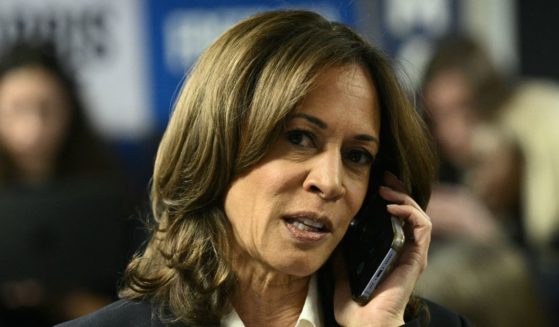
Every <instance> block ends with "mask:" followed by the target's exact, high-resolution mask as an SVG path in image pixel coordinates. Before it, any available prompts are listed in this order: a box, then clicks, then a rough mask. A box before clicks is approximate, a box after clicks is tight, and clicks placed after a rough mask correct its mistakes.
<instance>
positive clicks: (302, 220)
mask: <svg viewBox="0 0 559 327" xmlns="http://www.w3.org/2000/svg"><path fill="white" fill-rule="evenodd" d="M283 221H284V222H285V226H286V227H287V230H288V231H289V232H290V234H291V235H292V236H293V237H294V238H295V239H297V240H299V241H301V242H316V241H320V240H322V239H323V238H325V237H326V236H327V235H328V234H329V233H330V232H331V230H332V227H331V223H330V221H329V219H327V218H325V217H320V216H318V215H315V214H313V213H298V214H292V215H287V216H284V217H283Z"/></svg>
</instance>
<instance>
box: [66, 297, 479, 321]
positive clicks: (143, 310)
mask: <svg viewBox="0 0 559 327" xmlns="http://www.w3.org/2000/svg"><path fill="white" fill-rule="evenodd" d="M424 301H425V303H426V304H427V306H428V308H429V312H430V316H431V322H430V324H429V326H433V327H439V326H440V327H453V326H469V324H468V322H467V321H466V320H465V319H464V318H463V317H461V316H459V315H457V314H455V313H453V312H451V311H449V310H447V309H445V308H443V307H441V306H439V305H437V304H435V303H433V302H430V301H426V300H424ZM181 326H182V327H184V326H183V325H179V324H173V325H169V324H164V323H162V322H161V321H160V320H159V319H158V317H157V316H156V315H155V314H154V313H153V311H152V307H151V304H149V303H148V302H131V301H127V300H120V301H117V302H114V303H112V304H110V305H108V306H106V307H104V308H102V309H101V310H99V311H96V312H94V313H92V314H90V315H87V316H84V317H81V318H78V319H76V320H72V321H68V322H66V323H63V324H61V325H57V327H181ZM327 326H328V327H329V326H330V325H327ZM404 326H406V327H416V326H420V323H419V320H418V319H415V320H412V321H409V322H406V324H405V325H404Z"/></svg>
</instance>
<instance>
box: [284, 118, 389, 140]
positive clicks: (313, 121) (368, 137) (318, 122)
mask: <svg viewBox="0 0 559 327" xmlns="http://www.w3.org/2000/svg"><path fill="white" fill-rule="evenodd" d="M293 118H303V119H305V120H307V121H308V122H310V123H311V124H313V125H316V126H318V127H319V128H320V129H327V128H328V124H326V123H325V122H323V121H322V120H320V118H318V117H315V116H311V115H307V114H304V113H301V112H299V113H296V114H294V115H293V116H292V117H291V119H293ZM354 139H356V140H359V141H367V142H375V143H377V144H378V143H379V139H378V137H376V136H373V135H369V134H359V135H356V136H355V137H354Z"/></svg>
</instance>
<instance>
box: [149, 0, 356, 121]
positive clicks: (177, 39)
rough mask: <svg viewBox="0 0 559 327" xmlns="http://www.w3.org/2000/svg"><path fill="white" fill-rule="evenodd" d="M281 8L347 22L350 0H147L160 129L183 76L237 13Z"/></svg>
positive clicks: (351, 8) (350, 15)
mask: <svg viewBox="0 0 559 327" xmlns="http://www.w3.org/2000/svg"><path fill="white" fill-rule="evenodd" d="M279 8H286V9H287V8H289V9H308V10H313V11H316V12H319V13H321V14H322V15H324V16H325V17H327V18H328V19H331V20H335V21H340V22H343V23H345V24H348V25H352V24H353V22H354V11H355V8H354V4H353V1H337V0H323V1H308V0H307V1H295V0H294V1H278V0H275V1H272V0H270V1H256V0H237V1H227V0H212V1H208V0H188V1H186V0H166V1H156V0H152V1H148V3H147V6H146V10H147V17H146V19H147V21H148V24H149V44H148V45H147V48H149V49H150V54H149V55H150V56H149V57H150V70H151V73H150V75H151V78H150V81H151V83H152V85H151V90H152V97H153V108H154V112H155V118H156V120H157V121H156V123H155V126H156V128H157V129H158V130H163V129H164V128H165V126H166V125H167V122H168V120H169V116H170V113H171V110H172V107H173V103H174V101H175V99H176V96H177V94H178V91H179V88H180V85H181V82H182V80H183V79H184V78H185V75H186V73H187V71H188V69H189V67H190V66H192V64H193V63H194V62H195V61H196V59H197V58H198V56H199V55H200V54H201V53H202V51H203V50H204V49H205V48H206V47H208V46H209V45H210V43H211V42H213V41H214V40H215V39H216V38H217V37H218V36H219V35H220V34H221V33H223V32H224V31H225V30H227V29H228V28H229V27H231V26H232V25H234V24H235V23H237V22H238V21H240V20H241V19H243V18H245V17H247V16H250V15H252V14H255V13H257V12H260V11H265V10H273V9H279Z"/></svg>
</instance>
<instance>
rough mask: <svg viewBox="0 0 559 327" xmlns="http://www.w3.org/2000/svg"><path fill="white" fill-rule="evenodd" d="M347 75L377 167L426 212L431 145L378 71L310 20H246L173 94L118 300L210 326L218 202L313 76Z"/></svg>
mask: <svg viewBox="0 0 559 327" xmlns="http://www.w3.org/2000/svg"><path fill="white" fill-rule="evenodd" d="M348 64H358V65H360V66H361V67H363V68H364V69H365V70H367V71H368V72H369V73H370V75H371V76H372V78H373V80H374V84H375V86H376V88H377V92H378V94H379V98H380V106H381V135H380V138H381V149H380V151H379V157H381V158H382V160H384V161H385V162H387V163H388V164H389V166H390V167H391V170H393V171H394V172H395V173H396V174H397V175H398V176H400V178H401V179H402V181H403V182H404V184H405V185H406V187H407V189H408V191H409V192H410V194H411V195H412V196H413V197H414V198H415V199H416V200H417V201H418V202H419V203H420V205H422V206H423V207H425V206H426V204H427V201H428V199H429V196H430V191H431V182H432V180H433V175H434V157H433V150H432V145H431V141H430V138H429V137H428V134H427V131H426V128H425V126H424V124H423V122H422V120H421V118H420V116H419V115H418V113H417V112H416V111H415V110H414V108H413V106H412V105H411V103H410V101H409V99H408V97H407V95H406V94H405V92H404V90H403V89H402V87H401V86H400V84H399V83H398V81H397V79H396V75H395V73H394V71H393V69H392V67H391V63H390V62H389V60H388V59H387V58H386V57H385V56H384V55H383V54H382V53H381V52H380V51H379V50H378V49H375V48H373V47H371V46H370V45H369V44H368V43H367V42H366V41H365V40H364V39H362V38H361V37H360V36H358V35H357V34H356V33H354V32H353V31H352V30H351V29H350V28H348V27H346V26H343V25H341V24H339V23H336V22H329V21H327V20H325V19H324V18H323V17H321V16H320V15H318V14H316V13H312V12H308V11H272V12H266V13H262V14H258V15H255V16H253V17H250V18H248V19H246V20H244V21H242V22H240V23H238V24H237V25H235V26H234V27H232V28H231V29H229V30H228V31H227V32H225V33H224V34H223V35H222V36H221V37H219V38H218V39H217V41H215V43H213V44H212V45H211V46H210V47H209V48H208V49H207V50H206V51H205V52H204V54H203V55H202V56H201V57H200V58H199V60H198V62H197V63H196V65H195V66H194V68H193V70H192V71H191V73H190V76H189V77H188V79H187V81H186V83H185V84H184V85H183V87H182V89H181V92H180V94H179V97H178V99H177V102H176V104H175V108H174V112H173V115H172V118H171V120H170V122H169V126H168V128H167V130H166V132H165V134H164V136H163V139H162V141H161V144H160V147H159V150H158V153H157V158H156V162H155V170H154V174H153V179H152V188H151V200H152V211H153V215H154V217H155V224H154V228H153V233H152V236H151V239H150V240H149V243H148V244H147V248H146V249H145V251H144V252H143V253H141V254H139V255H137V256H135V258H134V259H133V260H132V261H131V262H130V264H129V265H128V268H127V270H126V273H125V280H124V288H123V290H122V291H121V296H122V297H124V298H127V299H144V300H150V301H152V303H155V304H156V306H157V307H158V308H159V314H160V315H162V316H163V317H173V318H172V320H175V321H181V322H184V323H187V324H189V325H216V324H219V321H220V319H221V317H222V316H223V315H224V314H226V313H227V312H228V311H229V310H231V303H230V299H231V298H232V295H233V294H234V292H235V273H234V271H233V270H232V267H231V261H230V258H231V252H230V248H231V246H230V241H231V236H232V233H231V227H230V225H229V222H228V220H227V217H226V216H225V213H224V210H223V199H224V195H225V192H226V190H227V189H228V187H229V185H230V183H231V182H232V180H233V179H234V178H235V176H237V175H239V174H241V173H242V172H244V171H246V170H248V169H250V168H251V167H252V166H253V165H255V164H256V163H257V162H258V161H259V160H260V159H261V158H262V157H263V156H264V155H265V153H266V151H267V150H268V148H269V146H270V144H271V143H272V142H273V141H274V140H275V139H276V137H277V136H278V135H279V133H280V132H281V131H282V129H283V126H284V123H285V121H286V118H287V117H288V116H289V115H290V114H291V113H292V112H293V111H294V110H295V108H296V106H297V104H299V103H300V102H301V100H302V99H303V98H304V97H305V96H306V95H307V94H309V92H310V91H311V89H312V87H313V82H314V80H315V79H316V77H317V75H318V74H319V73H320V72H321V71H323V70H325V69H327V68H329V67H337V66H343V65H348Z"/></svg>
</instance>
